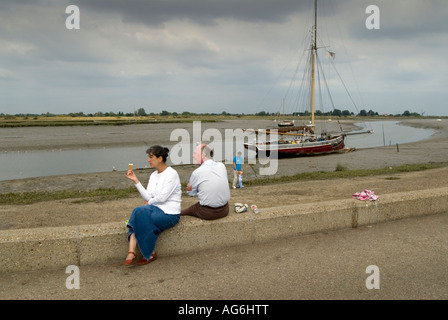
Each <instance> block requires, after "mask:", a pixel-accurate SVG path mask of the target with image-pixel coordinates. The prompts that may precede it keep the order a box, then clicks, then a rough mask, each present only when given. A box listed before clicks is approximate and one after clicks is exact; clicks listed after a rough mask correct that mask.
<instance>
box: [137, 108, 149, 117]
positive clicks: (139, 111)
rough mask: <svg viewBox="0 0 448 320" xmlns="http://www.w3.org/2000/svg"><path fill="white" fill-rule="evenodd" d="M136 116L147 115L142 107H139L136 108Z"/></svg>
mask: <svg viewBox="0 0 448 320" xmlns="http://www.w3.org/2000/svg"><path fill="white" fill-rule="evenodd" d="M137 116H139V117H145V116H147V114H146V111H145V109H143V108H139V109H138V110H137Z"/></svg>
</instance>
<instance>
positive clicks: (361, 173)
mask: <svg viewBox="0 0 448 320" xmlns="http://www.w3.org/2000/svg"><path fill="white" fill-rule="evenodd" d="M446 166H448V163H430V164H410V165H402V166H397V167H386V168H379V169H359V170H348V169H346V168H345V167H343V166H340V165H339V164H338V166H337V167H336V169H335V171H316V172H304V173H298V174H295V175H292V176H283V177H275V178H259V179H253V180H245V181H244V184H245V185H248V186H255V185H265V184H278V183H287V182H294V181H310V180H330V179H348V178H355V177H369V176H379V175H386V174H387V175H391V174H397V173H403V172H415V171H424V170H429V169H436V168H441V167H446Z"/></svg>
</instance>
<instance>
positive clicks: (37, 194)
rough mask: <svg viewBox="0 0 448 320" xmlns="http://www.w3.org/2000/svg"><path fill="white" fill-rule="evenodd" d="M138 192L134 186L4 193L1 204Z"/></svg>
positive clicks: (100, 199) (113, 196)
mask: <svg viewBox="0 0 448 320" xmlns="http://www.w3.org/2000/svg"><path fill="white" fill-rule="evenodd" d="M136 194H138V191H137V190H136V189H135V188H134V187H128V188H122V189H114V188H101V189H96V190H86V191H71V190H62V191H33V192H23V193H13V192H10V193H6V194H2V195H1V198H0V204H9V205H25V204H31V203H36V202H43V201H54V200H65V199H76V201H74V202H75V203H81V202H104V201H112V200H118V199H122V198H127V197H130V196H133V195H136Z"/></svg>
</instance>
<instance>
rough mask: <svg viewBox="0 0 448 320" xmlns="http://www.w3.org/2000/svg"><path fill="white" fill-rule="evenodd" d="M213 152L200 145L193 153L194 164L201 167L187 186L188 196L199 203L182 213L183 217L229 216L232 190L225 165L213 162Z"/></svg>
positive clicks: (213, 218)
mask: <svg viewBox="0 0 448 320" xmlns="http://www.w3.org/2000/svg"><path fill="white" fill-rule="evenodd" d="M212 157H213V150H212V149H211V148H210V147H209V146H208V145H207V144H200V145H198V146H197V147H196V149H195V151H194V152H193V162H194V163H195V164H198V165H199V166H200V167H199V168H197V169H196V170H194V171H193V173H192V174H191V177H190V181H189V182H188V184H187V194H188V195H190V196H193V197H194V196H197V197H198V200H199V202H197V203H196V204H194V205H192V206H191V207H189V208H186V209H184V210H182V211H181V216H194V217H197V218H200V219H205V220H215V219H219V218H223V217H225V216H227V215H228V214H229V204H228V201H229V199H230V189H229V183H228V178H227V170H226V167H225V165H224V164H223V163H221V162H215V161H213V160H212Z"/></svg>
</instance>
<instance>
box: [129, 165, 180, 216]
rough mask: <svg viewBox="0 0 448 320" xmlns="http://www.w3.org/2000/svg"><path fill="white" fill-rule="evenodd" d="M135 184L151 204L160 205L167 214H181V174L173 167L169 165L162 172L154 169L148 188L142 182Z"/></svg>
mask: <svg viewBox="0 0 448 320" xmlns="http://www.w3.org/2000/svg"><path fill="white" fill-rule="evenodd" d="M135 186H136V187H137V190H138V191H139V192H140V194H141V196H142V197H143V199H145V200H146V201H148V204H149V205H154V206H156V207H159V208H160V209H161V210H162V211H163V212H165V213H166V214H180V209H181V208H180V203H181V197H182V190H181V187H180V180H179V175H178V174H177V171H176V170H174V169H173V168H171V167H168V168H166V169H165V170H164V171H163V172H162V173H159V172H158V171H157V170H156V171H154V172H153V173H152V174H151V176H150V177H149V181H148V187H147V188H146V189H145V188H144V187H143V185H142V184H141V183H140V182H139V183H137V184H136V185H135Z"/></svg>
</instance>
